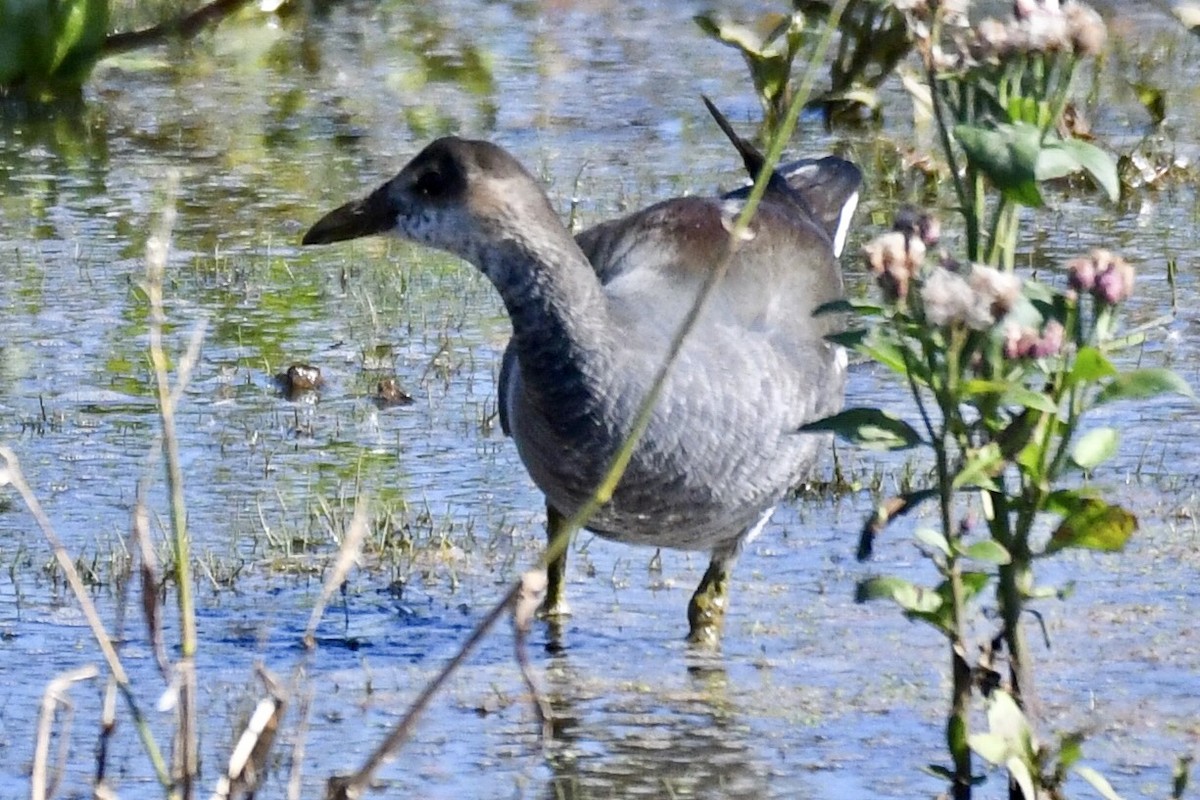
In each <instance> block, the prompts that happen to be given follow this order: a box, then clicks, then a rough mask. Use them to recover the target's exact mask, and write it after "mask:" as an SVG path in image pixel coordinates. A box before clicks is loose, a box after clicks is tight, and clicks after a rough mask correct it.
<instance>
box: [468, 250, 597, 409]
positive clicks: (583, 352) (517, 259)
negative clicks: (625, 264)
mask: <svg viewBox="0 0 1200 800" xmlns="http://www.w3.org/2000/svg"><path fill="white" fill-rule="evenodd" d="M480 256H481V258H480V262H483V263H481V266H483V267H484V272H485V273H486V274H487V276H488V278H489V279H491V281H492V284H493V285H494V286H495V287H496V289H497V290H498V291H499V292H500V296H501V298H502V299H503V300H504V305H505V308H506V309H507V310H508V316H509V318H510V319H511V321H512V326H513V338H514V340H515V343H516V348H517V355H518V360H519V363H520V369H521V378H522V384H523V386H524V387H525V390H526V391H527V392H529V393H530V394H531V395H532V396H531V398H530V399H532V400H535V401H540V402H541V403H544V404H545V406H546V407H547V408H553V409H555V410H556V412H557V411H562V412H563V413H568V414H569V413H570V411H575V412H576V413H581V414H582V413H587V410H588V409H587V407H588V406H590V405H592V403H591V402H590V401H591V400H593V399H595V396H596V394H597V392H603V391H605V388H604V386H605V382H606V379H605V377H604V376H605V375H606V374H608V370H609V367H610V365H611V360H612V350H613V342H614V339H613V332H612V330H611V324H610V322H609V318H608V304H607V301H606V300H605V297H604V291H603V289H602V287H601V285H600V281H599V279H598V278H597V277H596V273H595V271H594V270H593V269H592V267H591V265H590V264H589V263H588V261H587V258H586V257H585V256H584V255H583V253H582V252H581V251H580V249H579V247H578V246H577V245H576V244H575V240H574V239H572V238H571V237H570V235H569V234H567V232H566V231H565V230H561V229H560V230H555V231H554V234H553V235H551V236H540V237H539V238H538V240H537V241H531V240H529V239H527V238H521V237H514V238H506V239H503V240H500V241H497V242H494V243H493V244H492V245H491V246H490V247H489V248H488V250H487V252H486V253H481V254H480ZM477 263H479V262H477Z"/></svg>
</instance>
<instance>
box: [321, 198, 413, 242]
mask: <svg viewBox="0 0 1200 800" xmlns="http://www.w3.org/2000/svg"><path fill="white" fill-rule="evenodd" d="M395 224H396V212H395V210H394V209H393V208H392V203H391V202H390V201H389V198H388V191H387V185H386V184H385V185H383V186H380V187H379V188H378V189H376V190H375V191H374V192H372V193H371V194H369V195H367V196H366V197H364V198H362V199H361V200H353V201H351V202H349V203H346V204H345V205H343V206H339V207H338V208H335V209H334V210H333V211H330V212H329V213H328V214H326V215H325V216H323V217H321V218H320V219H319V220H317V222H316V224H314V225H313V226H312V227H311V228H309V229H308V232H307V233H305V234H304V238H303V239H301V240H300V243H301V244H331V243H333V242H344V241H346V240H347V239H358V238H359V237H362V236H371V235H373V234H376V233H386V232H387V231H389V230H391V229H392V227H393V226H395Z"/></svg>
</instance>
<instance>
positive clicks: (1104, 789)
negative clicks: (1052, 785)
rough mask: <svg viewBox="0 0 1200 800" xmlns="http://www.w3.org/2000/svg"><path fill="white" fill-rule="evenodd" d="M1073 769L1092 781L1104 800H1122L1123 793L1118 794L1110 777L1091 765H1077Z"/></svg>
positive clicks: (1088, 780)
mask: <svg viewBox="0 0 1200 800" xmlns="http://www.w3.org/2000/svg"><path fill="white" fill-rule="evenodd" d="M1072 771H1073V772H1074V773H1075V774H1076V775H1078V776H1079V777H1081V778H1083V779H1084V780H1085V781H1087V782H1088V783H1090V784H1091V785H1092V788H1093V789H1095V790H1096V792H1097V793H1098V794H1099V795H1100V796H1101V797H1103V798H1104V800H1121V795H1119V794H1117V790H1116V789H1114V788H1113V787H1112V784H1111V783H1109V782H1108V779H1107V778H1105V777H1104V776H1103V775H1101V774H1100V773H1099V772H1097V771H1096V770H1094V769H1092V768H1091V767H1084V766H1077V767H1075V768H1074V769H1073V770H1072Z"/></svg>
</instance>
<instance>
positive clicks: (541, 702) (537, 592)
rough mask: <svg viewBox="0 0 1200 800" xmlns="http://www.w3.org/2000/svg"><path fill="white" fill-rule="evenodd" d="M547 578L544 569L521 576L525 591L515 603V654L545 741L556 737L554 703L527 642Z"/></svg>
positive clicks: (544, 591) (543, 593)
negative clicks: (536, 671) (542, 685)
mask: <svg viewBox="0 0 1200 800" xmlns="http://www.w3.org/2000/svg"><path fill="white" fill-rule="evenodd" d="M547 582H548V581H547V577H546V570H544V569H535V570H530V571H529V572H526V573H525V574H524V575H522V576H521V591H520V592H518V593H517V599H516V601H515V602H514V603H513V606H512V625H513V634H514V637H513V654H514V656H515V657H516V659H517V666H518V667H520V669H521V678H522V679H523V680H524V681H525V688H526V689H528V690H529V696H530V699H531V700H532V702H533V713H534V715H535V716H536V717H537V720H538V723H539V725H540V726H541V734H542V741H543V742H548V741H550V740H551V739H552V738H554V726H553V722H554V717H553V712H552V710H551V708H550V703H549V702H547V701H546V698H545V697H544V696H543V695H542V693H541V691H540V690H539V689H538V685H537V680H536V679H535V678H534V675H533V665H532V664H530V663H529V653H528V651H527V650H526V647H525V643H526V640H527V639H528V638H529V629H530V627H531V626H532V625H533V620H534V618H535V617H536V616H537V610H538V607H539V606H541V604H542V598H543V597H545V596H546V585H547Z"/></svg>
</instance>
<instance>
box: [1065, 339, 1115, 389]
mask: <svg viewBox="0 0 1200 800" xmlns="http://www.w3.org/2000/svg"><path fill="white" fill-rule="evenodd" d="M1116 374H1117V368H1116V367H1114V366H1113V363H1112V362H1111V361H1109V360H1108V357H1107V356H1105V355H1104V354H1103V353H1101V352H1100V351H1099V350H1098V349H1096V348H1095V347H1090V346H1089V347H1081V348H1079V354H1078V355H1076V356H1075V363H1074V364H1073V365H1072V366H1071V375H1070V380H1071V382H1072V383H1089V382H1091V381H1098V380H1100V379H1101V378H1111V377H1113V376H1115V375H1116Z"/></svg>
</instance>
